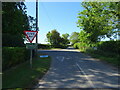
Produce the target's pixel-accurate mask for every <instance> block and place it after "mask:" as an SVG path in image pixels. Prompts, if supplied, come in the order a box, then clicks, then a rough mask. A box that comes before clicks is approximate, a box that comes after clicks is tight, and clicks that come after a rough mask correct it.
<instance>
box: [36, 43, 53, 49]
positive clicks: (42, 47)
mask: <svg viewBox="0 0 120 90" xmlns="http://www.w3.org/2000/svg"><path fill="white" fill-rule="evenodd" d="M38 48H40V49H49V48H51V46H50V45H49V44H38Z"/></svg>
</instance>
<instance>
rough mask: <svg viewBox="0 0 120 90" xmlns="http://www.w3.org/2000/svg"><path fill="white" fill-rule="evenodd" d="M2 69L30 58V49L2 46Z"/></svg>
mask: <svg viewBox="0 0 120 90" xmlns="http://www.w3.org/2000/svg"><path fill="white" fill-rule="evenodd" d="M2 53H3V55H2V63H3V64H2V69H3V70H5V69H8V68H10V67H13V66H16V65H17V64H20V63H23V62H24V61H26V60H29V55H30V53H29V51H28V50H26V48H23V47H3V48H2Z"/></svg>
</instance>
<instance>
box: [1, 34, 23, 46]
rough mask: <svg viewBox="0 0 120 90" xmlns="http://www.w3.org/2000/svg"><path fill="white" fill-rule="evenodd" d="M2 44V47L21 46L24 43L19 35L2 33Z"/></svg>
mask: <svg viewBox="0 0 120 90" xmlns="http://www.w3.org/2000/svg"><path fill="white" fill-rule="evenodd" d="M2 46H3V47H23V46H25V45H24V40H23V38H22V36H21V35H11V34H8V33H3V34H2Z"/></svg>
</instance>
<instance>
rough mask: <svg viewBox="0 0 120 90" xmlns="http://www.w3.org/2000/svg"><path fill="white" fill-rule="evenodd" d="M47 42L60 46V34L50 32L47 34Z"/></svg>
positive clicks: (55, 31) (54, 31)
mask: <svg viewBox="0 0 120 90" xmlns="http://www.w3.org/2000/svg"><path fill="white" fill-rule="evenodd" d="M46 36H47V39H48V42H50V44H51V45H55V46H56V45H59V44H60V33H59V32H58V31H57V30H52V31H51V32H48V33H47V35H46Z"/></svg>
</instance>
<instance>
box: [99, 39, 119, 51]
mask: <svg viewBox="0 0 120 90" xmlns="http://www.w3.org/2000/svg"><path fill="white" fill-rule="evenodd" d="M97 48H98V50H102V51H105V52H112V53H120V41H103V42H100V43H99V44H98V46H97Z"/></svg>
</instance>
